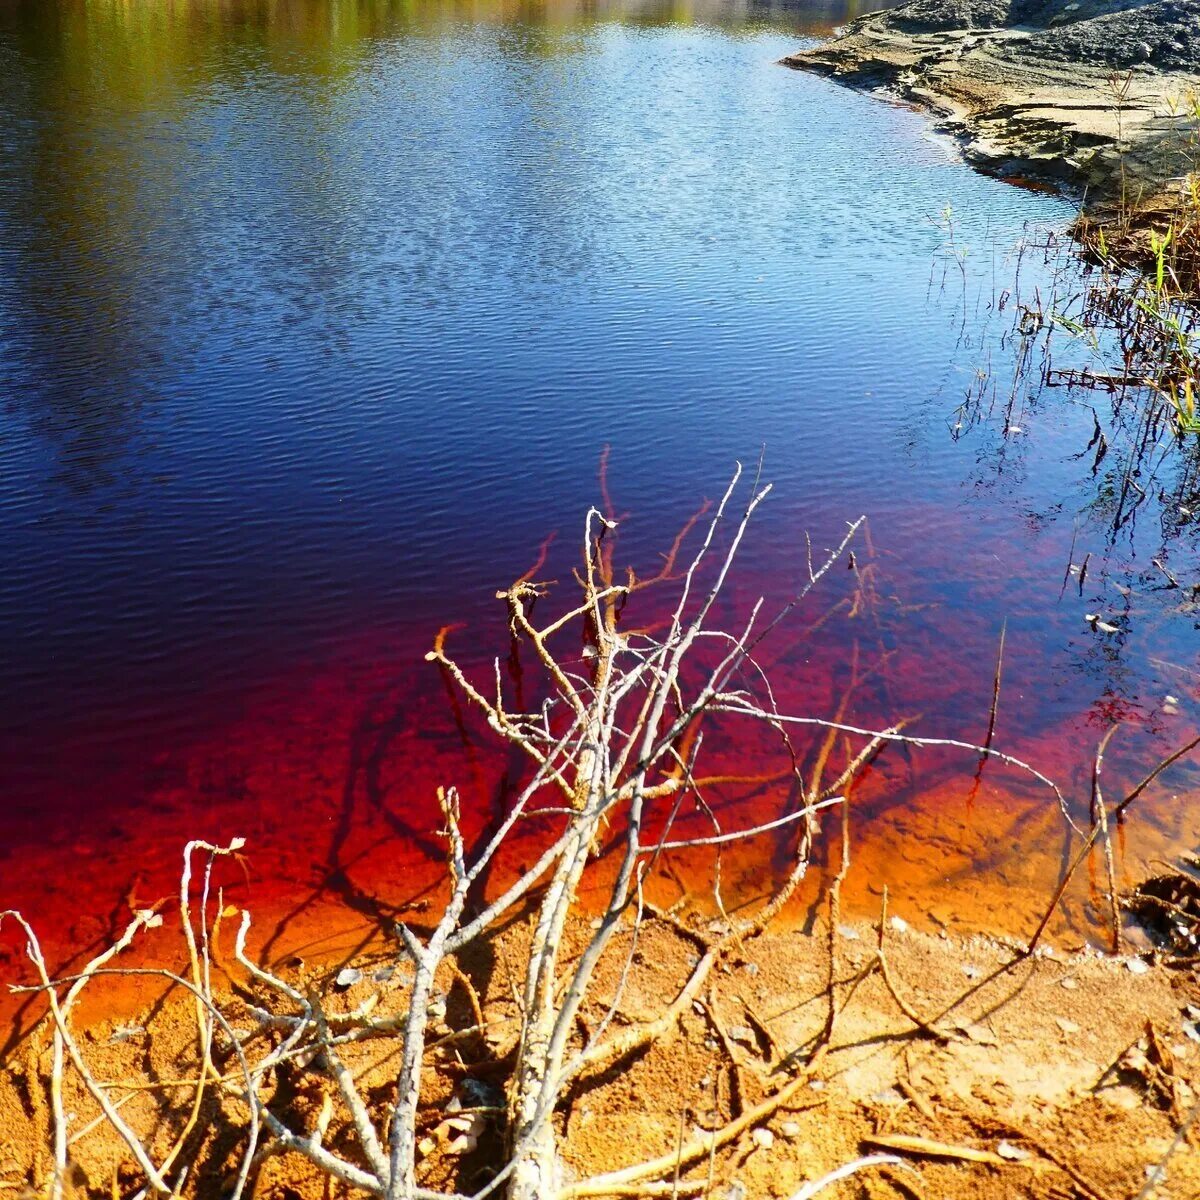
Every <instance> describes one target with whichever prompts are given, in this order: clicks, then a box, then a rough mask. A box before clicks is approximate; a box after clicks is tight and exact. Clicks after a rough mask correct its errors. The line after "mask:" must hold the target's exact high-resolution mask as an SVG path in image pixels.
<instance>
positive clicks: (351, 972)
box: [333, 967, 363, 988]
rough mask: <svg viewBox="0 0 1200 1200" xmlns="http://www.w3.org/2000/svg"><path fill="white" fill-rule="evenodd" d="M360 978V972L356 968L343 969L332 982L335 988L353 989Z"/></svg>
mask: <svg viewBox="0 0 1200 1200" xmlns="http://www.w3.org/2000/svg"><path fill="white" fill-rule="evenodd" d="M362 977H363V975H362V972H361V971H360V970H359V969H358V968H357V967H343V968H342V969H341V970H340V971H339V972H338V974H337V978H336V979H335V980H334V981H333V982H334V985H335V986H336V987H340V988H348V987H353V986H354V985H355V984H356V983H358V982H359V981H360V980H361V979H362Z"/></svg>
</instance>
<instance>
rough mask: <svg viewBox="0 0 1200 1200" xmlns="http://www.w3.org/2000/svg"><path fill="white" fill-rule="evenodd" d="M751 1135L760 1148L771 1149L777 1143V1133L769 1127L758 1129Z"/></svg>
mask: <svg viewBox="0 0 1200 1200" xmlns="http://www.w3.org/2000/svg"><path fill="white" fill-rule="evenodd" d="M750 1137H751V1140H752V1141H753V1142H754V1144H755V1145H756V1146H757V1147H758V1148H759V1149H760V1150H770V1148H771V1147H772V1146H773V1145H775V1135H774V1134H773V1133H772V1132H771V1131H770V1130H769V1129H756V1130H755V1131H754V1132H753V1133H752V1134H751V1135H750Z"/></svg>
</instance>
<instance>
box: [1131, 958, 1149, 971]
mask: <svg viewBox="0 0 1200 1200" xmlns="http://www.w3.org/2000/svg"><path fill="white" fill-rule="evenodd" d="M1125 969H1126V970H1127V971H1129V973H1130V974H1131V975H1145V974H1146V972H1147V971H1149V970H1150V964H1149V963H1148V962H1147V961H1146V960H1145V959H1144V958H1127V959H1126V960H1125Z"/></svg>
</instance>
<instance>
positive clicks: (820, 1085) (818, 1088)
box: [808, 1079, 825, 1092]
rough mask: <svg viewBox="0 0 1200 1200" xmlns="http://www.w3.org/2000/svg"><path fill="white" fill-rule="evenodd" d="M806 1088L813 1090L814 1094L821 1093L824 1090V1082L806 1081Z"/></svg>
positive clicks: (818, 1080)
mask: <svg viewBox="0 0 1200 1200" xmlns="http://www.w3.org/2000/svg"><path fill="white" fill-rule="evenodd" d="M808 1086H809V1087H810V1088H812V1090H813V1091H814V1092H823V1091H824V1090H825V1080H823V1079H810V1080H809V1081H808Z"/></svg>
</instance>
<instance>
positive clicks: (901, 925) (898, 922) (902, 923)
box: [890, 917, 908, 933]
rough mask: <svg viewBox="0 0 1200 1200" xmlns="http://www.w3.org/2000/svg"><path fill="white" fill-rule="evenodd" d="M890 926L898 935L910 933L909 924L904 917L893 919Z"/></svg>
mask: <svg viewBox="0 0 1200 1200" xmlns="http://www.w3.org/2000/svg"><path fill="white" fill-rule="evenodd" d="M890 924H891V927H892V928H893V929H894V930H895V931H896V932H897V933H907V932H908V922H907V921H906V920H905V919H904V918H903V917H893V918H892V919H891V921H890Z"/></svg>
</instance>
